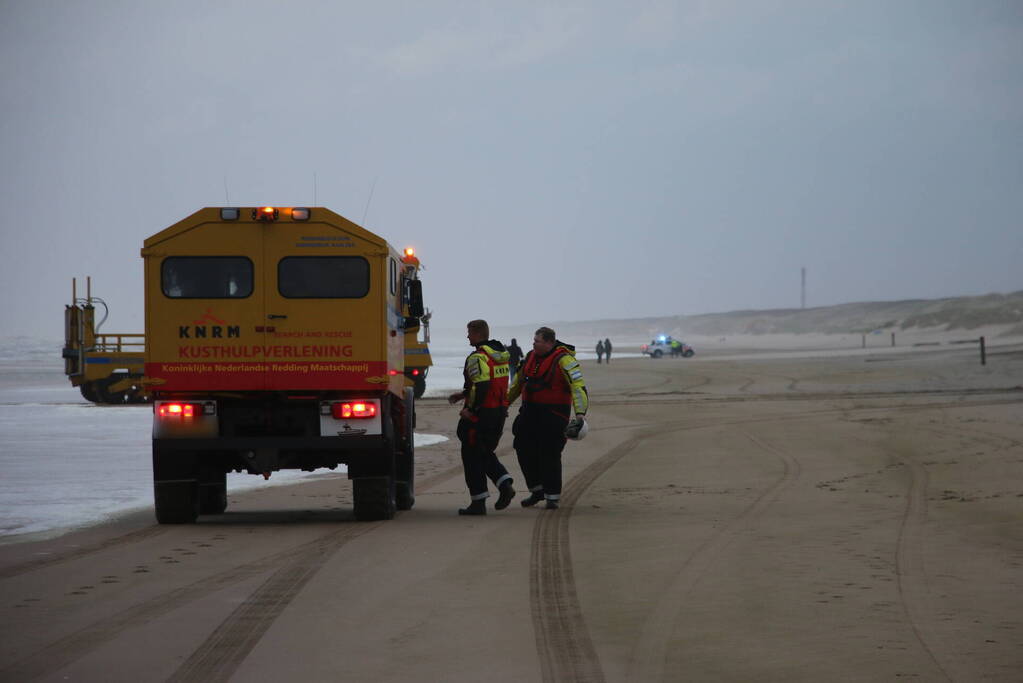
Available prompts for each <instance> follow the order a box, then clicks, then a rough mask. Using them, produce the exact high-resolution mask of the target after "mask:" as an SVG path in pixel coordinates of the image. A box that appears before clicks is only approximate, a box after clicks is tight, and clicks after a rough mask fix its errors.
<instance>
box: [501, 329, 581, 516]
mask: <svg viewBox="0 0 1023 683" xmlns="http://www.w3.org/2000/svg"><path fill="white" fill-rule="evenodd" d="M520 394H521V396H522V408H520V409H519V415H518V417H516V418H515V422H514V424H513V425H512V434H514V435H515V442H514V446H515V453H516V454H517V455H518V458H519V467H521V468H522V476H524V477H525V478H526V486H528V487H529V491H530V495H529V497H528V498H524V499H523V500H522V506H523V507H530V506H532V505H536V504H537V503H539V502H540V501H541V500H545V499H546V501H547V505H546V508H547V509H548V510H557V509H558V504H559V501H560V500H561V451H562V450H563V449H564V448H565V441H566V436H565V435H566V430H568V434H569V435H571V436H572V437H573V438H576V436H575V435H577V434H579V432H580V430H581V429H582V426H583V424H584V422H585V417H586V410H587V408H589V397H588V396H587V393H586V383H585V382H584V381H583V373H582V368H580V367H579V361H577V360H576V359H575V347H574V346H572V345H571V344H565V343H564V342H560V341H558V339H557V337H556V336H555V334H554V330H552V329H551V328H549V327H541V328H540V329H538V330H537V331H536V335H535V336H534V337H533V350H532V351H530V352H529V354H528V355H527V356H526V360H525V362H524V363H523V364H522V367H521V368H520V371H519V373H518V374H517V375H516V376H515V381H514V382H512V385H511V388H510V389H509V391H508V403H509V404H511V403H513V402H514V401H515V399H517V398H518V397H519V395H520ZM573 410H574V411H575V418H574V419H573V420H572V421H571V428H570V425H569V418H570V417H571V413H572V411H573Z"/></svg>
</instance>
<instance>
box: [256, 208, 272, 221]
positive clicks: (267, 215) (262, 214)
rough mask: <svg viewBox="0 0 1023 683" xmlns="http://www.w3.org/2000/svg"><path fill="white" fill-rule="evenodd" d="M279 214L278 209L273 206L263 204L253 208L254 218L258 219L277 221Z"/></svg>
mask: <svg viewBox="0 0 1023 683" xmlns="http://www.w3.org/2000/svg"><path fill="white" fill-rule="evenodd" d="M277 216H278V213H277V209H276V208H275V207H273V206H261V207H259V208H258V209H253V210H252V219H253V220H257V221H275V220H277Z"/></svg>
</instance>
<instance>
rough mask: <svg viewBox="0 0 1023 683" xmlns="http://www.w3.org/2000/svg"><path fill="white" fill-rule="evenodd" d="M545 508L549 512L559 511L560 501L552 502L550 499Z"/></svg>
mask: <svg viewBox="0 0 1023 683" xmlns="http://www.w3.org/2000/svg"><path fill="white" fill-rule="evenodd" d="M545 507H546V509H548V510H557V509H558V501H556V500H551V499H550V498H548V499H547V505H546V506H545Z"/></svg>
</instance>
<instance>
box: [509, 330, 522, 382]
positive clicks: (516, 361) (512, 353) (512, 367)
mask: <svg viewBox="0 0 1023 683" xmlns="http://www.w3.org/2000/svg"><path fill="white" fill-rule="evenodd" d="M521 364H522V347H521V346H519V343H518V342H517V341H515V337H512V340H511V344H509V345H508V381H509V382H511V381H513V380H514V379H515V374H516V373H517V372H518V371H519V365H521Z"/></svg>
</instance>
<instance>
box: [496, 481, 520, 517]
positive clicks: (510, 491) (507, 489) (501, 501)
mask: <svg viewBox="0 0 1023 683" xmlns="http://www.w3.org/2000/svg"><path fill="white" fill-rule="evenodd" d="M499 491H500V493H499V495H498V496H497V502H496V503H494V509H495V510H503V509H505V508H506V507H508V503H510V502H512V498H514V497H515V489H514V488H512V484H511V481H510V480H509V481H506V482H505V483H504V486H502V487H501V488H500V489H499Z"/></svg>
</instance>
